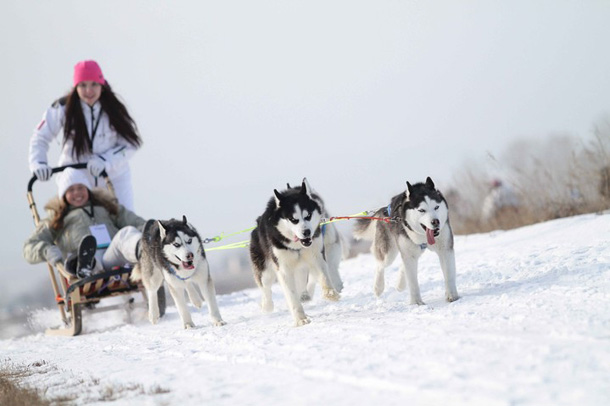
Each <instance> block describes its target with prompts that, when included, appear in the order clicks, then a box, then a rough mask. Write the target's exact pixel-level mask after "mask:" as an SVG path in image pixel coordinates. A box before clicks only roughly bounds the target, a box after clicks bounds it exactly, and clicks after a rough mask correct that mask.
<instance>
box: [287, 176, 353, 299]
mask: <svg viewBox="0 0 610 406" xmlns="http://www.w3.org/2000/svg"><path fill="white" fill-rule="evenodd" d="M286 186H287V187H288V189H293V188H292V187H291V186H290V184H287V185H286ZM294 189H296V190H297V191H300V189H301V187H300V186H296V187H295V188H294ZM311 197H312V198H313V199H314V200H315V201H316V202H318V205H320V209H321V210H322V216H323V218H324V219H329V218H330V215H329V214H328V212H327V211H326V208H325V207H324V201H323V200H322V198H321V197H320V195H319V194H318V193H316V192H315V191H314V190H311ZM321 230H322V239H323V240H324V257H325V259H326V264H327V265H328V276H329V278H330V280H331V282H332V284H333V287H334V288H335V290H336V291H337V292H339V293H341V291H342V290H343V280H342V279H341V274H340V273H339V264H340V263H341V259H343V258H345V257H347V254H348V252H347V251H348V249H347V245H346V242H345V241H344V240H343V238H342V236H341V233H340V232H339V230H337V227H336V226H335V225H334V224H333V223H326V224H322V225H321ZM309 276H310V275H308V274H305V275H304V277H305V278H306V279H305V281H304V283H301V285H303V286H304V285H307V289H306V290H303V293H302V295H301V300H303V301H307V300H309V299H311V298H312V297H313V294H314V290H315V287H316V278H315V275H311V276H312V277H309Z"/></svg>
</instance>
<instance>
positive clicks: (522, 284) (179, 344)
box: [0, 214, 610, 406]
mask: <svg viewBox="0 0 610 406" xmlns="http://www.w3.org/2000/svg"><path fill="white" fill-rule="evenodd" d="M210 255H212V254H210ZM456 261H457V266H458V279H457V280H458V290H459V292H460V294H461V296H462V299H460V300H459V301H457V302H455V303H451V304H448V303H446V302H444V301H443V282H442V275H441V271H440V268H439V266H438V259H437V257H436V256H435V255H434V254H432V253H430V252H427V253H425V254H424V255H423V257H422V260H421V262H420V285H421V290H422V296H423V299H424V301H425V302H426V303H427V305H425V306H412V305H409V304H408V294H407V293H406V292H402V293H401V292H397V291H396V290H395V289H394V287H393V284H394V282H395V280H396V276H397V270H398V264H397V263H395V264H394V265H393V266H392V268H391V269H390V270H389V272H388V273H387V275H386V283H387V284H388V285H389V286H388V287H387V289H386V292H385V293H384V294H383V295H382V296H381V297H380V298H375V296H374V295H373V293H372V284H373V266H374V264H373V262H374V261H373V259H372V257H371V256H370V255H361V256H360V257H357V258H355V259H352V260H348V261H344V262H343V263H342V265H341V273H342V275H343V278H344V281H345V289H344V291H343V294H342V299H341V300H340V301H339V302H336V303H331V302H326V301H324V300H322V299H321V298H320V297H319V292H318V294H317V295H316V297H315V298H314V300H313V301H312V302H311V303H308V304H306V306H305V308H306V312H307V313H308V314H309V315H310V317H311V319H312V323H311V324H310V325H307V326H304V327H299V328H295V327H292V318H291V317H290V315H289V314H288V310H287V307H286V302H285V300H284V297H283V294H282V293H281V289H280V287H279V286H276V287H275V289H274V301H275V304H276V310H275V312H274V313H272V314H263V313H262V312H261V311H260V309H259V300H260V293H259V291H258V290H256V289H251V290H246V291H241V292H237V293H234V294H231V295H225V296H220V297H219V305H220V310H221V313H222V315H223V318H224V319H225V320H226V321H227V322H228V323H229V324H228V325H227V326H224V327H212V326H211V324H210V322H209V319H208V317H207V313H206V309H205V308H204V310H199V311H198V310H196V309H194V308H191V311H192V313H193V314H194V317H193V318H194V321H195V323H197V324H198V326H199V327H198V328H196V329H193V330H183V329H182V328H181V323H180V321H179V318H178V314H177V313H176V309H175V307H173V306H171V307H169V308H168V314H167V315H166V316H165V318H163V319H162V320H161V322H160V324H158V325H156V326H152V325H150V324H149V323H148V321H146V320H145V318H144V313H143V310H138V311H136V312H134V313H135V314H134V320H133V322H132V323H131V324H126V323H125V322H124V321H123V317H124V315H123V314H122V312H120V311H116V312H111V313H106V314H104V313H102V314H95V315H90V316H89V317H87V315H86V314H85V316H84V317H85V318H84V330H85V331H84V334H83V335H81V336H78V337H74V338H58V337H47V336H44V335H43V334H42V331H43V330H44V327H46V326H47V325H49V324H52V323H57V319H58V317H59V316H58V314H56V313H58V312H57V311H56V310H55V309H49V310H46V311H41V312H38V313H36V314H33V315H32V319H33V322H34V323H39V324H40V327H39V331H41V333H39V334H36V335H31V336H27V337H23V338H20V339H9V340H3V341H0V359H1V360H4V361H5V362H6V360H10V362H13V363H15V364H18V365H32V366H31V368H32V370H33V371H36V372H40V373H34V374H33V375H32V376H30V377H28V378H26V379H25V382H26V383H27V384H30V385H34V386H37V387H48V390H47V394H48V395H49V396H50V397H51V398H54V397H55V398H57V397H60V396H61V397H72V398H74V397H76V399H77V401H78V403H79V404H85V403H87V404H95V403H99V404H108V403H107V402H105V401H103V399H106V400H108V399H110V400H112V399H117V400H116V401H115V402H114V403H112V404H121V405H122V404H125V405H127V404H129V405H144V404H146V405H174V404H182V405H201V404H206V405H207V404H214V405H236V404H239V405H278V404H286V405H315V404H333V405H350V406H352V405H371V404H379V405H394V404H396V405H398V404H401V405H404V404H409V405H421V404H426V405H427V404H432V405H446V404H452V405H470V406H472V405H485V406H489V405H606V404H610V214H604V215H595V214H591V215H584V216H579V217H573V218H567V219H560V220H555V221H552V222H548V223H544V224H539V225H534V226H530V227H525V228H522V229H518V230H513V231H508V232H494V233H491V234H484V235H472V236H461V237H458V238H456ZM170 303H171V299H170ZM117 388H119V389H117Z"/></svg>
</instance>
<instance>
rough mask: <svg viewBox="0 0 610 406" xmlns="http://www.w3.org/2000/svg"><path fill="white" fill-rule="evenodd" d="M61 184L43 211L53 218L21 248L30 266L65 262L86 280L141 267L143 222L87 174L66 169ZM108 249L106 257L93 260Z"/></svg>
mask: <svg viewBox="0 0 610 406" xmlns="http://www.w3.org/2000/svg"><path fill="white" fill-rule="evenodd" d="M57 185H58V196H57V197H55V198H53V199H51V200H50V201H49V202H48V203H47V205H46V206H45V209H47V211H48V212H49V218H47V219H46V220H45V221H43V222H41V223H40V225H39V226H38V227H37V229H36V231H35V232H34V233H33V234H32V235H31V236H30V238H29V239H28V240H27V241H26V242H25V244H24V246H23V256H24V257H25V259H26V260H27V261H28V262H29V263H31V264H36V263H39V262H44V261H47V262H49V263H50V264H51V265H55V264H57V263H58V262H62V261H63V260H64V259H67V260H66V264H65V265H66V266H65V267H66V270H67V271H68V272H71V273H74V274H76V275H78V276H80V277H85V276H88V275H90V274H92V273H96V272H98V271H101V270H102V269H104V270H110V269H112V268H113V267H115V266H123V265H125V264H135V263H136V262H137V256H138V255H137V251H138V249H139V241H140V238H141V237H142V232H141V231H142V229H143V227H144V224H145V220H144V219H143V218H141V217H139V216H137V215H136V214H135V213H133V212H131V211H129V210H127V209H126V208H125V207H124V206H122V205H119V204H117V202H116V199H115V198H114V197H113V196H112V194H111V193H110V192H108V191H106V190H103V189H92V188H91V184H90V183H89V178H88V176H87V173H86V172H85V171H84V170H77V169H74V168H67V169H65V170H64V171H63V172H62V173H59V174H58V180H57ZM105 247H108V248H107V249H106V251H105V252H104V253H103V255H102V253H101V252H99V253H98V255H95V254H96V249H97V248H105ZM94 258H95V259H94ZM96 259H97V260H96Z"/></svg>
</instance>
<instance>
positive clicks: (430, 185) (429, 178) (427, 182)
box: [426, 176, 436, 189]
mask: <svg viewBox="0 0 610 406" xmlns="http://www.w3.org/2000/svg"><path fill="white" fill-rule="evenodd" d="M426 186H427V187H429V188H430V189H436V187H435V186H434V182H432V178H431V177H430V176H428V177H427V178H426Z"/></svg>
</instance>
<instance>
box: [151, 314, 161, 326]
mask: <svg viewBox="0 0 610 406" xmlns="http://www.w3.org/2000/svg"><path fill="white" fill-rule="evenodd" d="M159 317H160V316H159V313H157V314H149V315H148V320H150V324H157V323H158V322H159Z"/></svg>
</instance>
